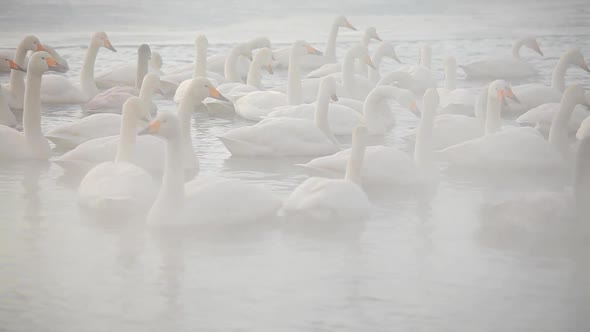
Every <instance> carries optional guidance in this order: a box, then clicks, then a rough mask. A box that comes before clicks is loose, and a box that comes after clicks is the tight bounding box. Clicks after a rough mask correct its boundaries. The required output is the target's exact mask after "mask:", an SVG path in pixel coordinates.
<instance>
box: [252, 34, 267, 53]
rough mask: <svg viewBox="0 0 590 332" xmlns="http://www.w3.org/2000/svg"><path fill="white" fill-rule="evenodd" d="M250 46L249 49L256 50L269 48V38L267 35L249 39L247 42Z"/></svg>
mask: <svg viewBox="0 0 590 332" xmlns="http://www.w3.org/2000/svg"><path fill="white" fill-rule="evenodd" d="M247 44H248V45H249V46H250V50H256V49H259V48H265V47H266V48H270V39H268V38H267V37H258V38H254V39H252V40H250V41H249V42H248V43H247Z"/></svg>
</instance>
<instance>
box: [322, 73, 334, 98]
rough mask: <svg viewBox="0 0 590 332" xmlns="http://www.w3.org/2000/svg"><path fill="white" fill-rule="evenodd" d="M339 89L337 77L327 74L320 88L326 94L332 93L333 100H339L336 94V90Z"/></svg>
mask: <svg viewBox="0 0 590 332" xmlns="http://www.w3.org/2000/svg"><path fill="white" fill-rule="evenodd" d="M337 89H338V84H336V79H335V78H334V77H332V76H325V77H323V78H322V79H321V81H320V90H321V91H323V92H324V93H326V94H329V95H330V98H331V99H332V100H333V101H338V97H337V96H336V90H337Z"/></svg>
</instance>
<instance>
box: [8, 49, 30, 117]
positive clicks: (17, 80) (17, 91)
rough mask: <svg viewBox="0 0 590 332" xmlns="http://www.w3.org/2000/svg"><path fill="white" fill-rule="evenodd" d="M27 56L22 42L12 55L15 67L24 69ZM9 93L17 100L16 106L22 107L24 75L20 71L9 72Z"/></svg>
mask: <svg viewBox="0 0 590 332" xmlns="http://www.w3.org/2000/svg"><path fill="white" fill-rule="evenodd" d="M26 56H27V49H26V48H25V45H24V41H22V42H21V43H20V44H19V45H18V48H17V49H16V52H15V54H14V62H16V64H17V65H19V66H21V67H23V68H25V58H26ZM10 92H11V93H12V95H13V96H14V97H16V99H17V100H18V104H19V105H22V104H23V102H24V96H25V73H23V72H22V71H20V70H11V71H10Z"/></svg>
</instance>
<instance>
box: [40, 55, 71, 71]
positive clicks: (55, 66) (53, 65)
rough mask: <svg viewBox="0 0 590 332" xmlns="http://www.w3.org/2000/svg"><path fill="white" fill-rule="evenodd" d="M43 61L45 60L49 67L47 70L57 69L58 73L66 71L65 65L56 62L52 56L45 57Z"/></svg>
mask: <svg viewBox="0 0 590 332" xmlns="http://www.w3.org/2000/svg"><path fill="white" fill-rule="evenodd" d="M45 62H47V67H49V70H52V71H57V72H60V73H65V72H66V71H68V69H67V68H66V66H64V65H62V64H60V63H58V62H57V61H56V60H55V59H54V58H45Z"/></svg>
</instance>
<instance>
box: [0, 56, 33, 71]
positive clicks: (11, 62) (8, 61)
mask: <svg viewBox="0 0 590 332" xmlns="http://www.w3.org/2000/svg"><path fill="white" fill-rule="evenodd" d="M0 61H2V62H4V63H6V64H7V65H8V68H10V69H12V70H20V71H22V72H25V73H26V72H27V71H26V70H25V69H24V68H23V67H21V66H19V65H18V64H17V63H16V62H14V60H12V59H11V58H9V57H7V56H5V55H0Z"/></svg>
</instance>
